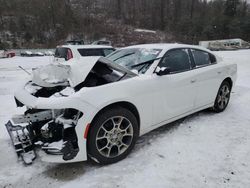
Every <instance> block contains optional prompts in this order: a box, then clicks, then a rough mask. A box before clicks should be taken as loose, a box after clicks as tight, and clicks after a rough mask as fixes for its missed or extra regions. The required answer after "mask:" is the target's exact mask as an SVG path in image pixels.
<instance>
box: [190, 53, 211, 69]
mask: <svg viewBox="0 0 250 188" xmlns="http://www.w3.org/2000/svg"><path fill="white" fill-rule="evenodd" d="M191 51H192V54H193V57H194V61H195V64H196V66H197V67H200V66H206V65H210V64H211V63H215V62H216V58H215V57H214V56H213V55H212V54H211V55H210V54H209V53H208V52H205V51H201V50H191Z"/></svg>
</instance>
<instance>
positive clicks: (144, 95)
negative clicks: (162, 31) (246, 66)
mask: <svg viewBox="0 0 250 188" xmlns="http://www.w3.org/2000/svg"><path fill="white" fill-rule="evenodd" d="M128 48H140V49H141V48H146V49H161V50H162V51H161V53H160V54H159V55H158V57H162V56H163V55H164V54H165V53H166V52H167V51H169V50H171V49H176V48H193V49H199V50H203V51H206V52H209V53H211V54H213V53H212V52H210V51H209V50H206V49H203V48H200V47H197V46H190V45H181V44H150V45H138V46H131V47H128ZM125 49H127V48H125ZM90 58H91V57H90ZM85 60H86V59H85ZM92 60H93V61H91V62H90V61H88V62H90V64H89V66H87V67H88V71H83V70H80V68H81V65H82V66H83V65H84V63H86V62H85V61H84V59H82V58H80V59H79V60H78V61H75V62H73V61H72V62H71V63H70V64H71V72H73V74H72V76H73V77H74V76H75V79H76V80H78V82H77V83H79V80H81V81H84V79H85V78H86V76H87V74H88V73H89V70H90V69H91V67H93V66H94V64H95V62H96V61H97V59H96V58H94V59H92ZM81 61H82V63H79V62H81ZM99 61H102V59H100V60H99ZM103 61H105V58H103ZM159 62H160V60H155V61H154V63H153V64H152V65H151V66H150V68H149V69H148V70H147V72H146V73H145V74H141V75H137V76H135V77H133V78H130V79H127V80H123V81H119V82H113V83H109V84H106V85H102V86H98V87H91V88H86V87H84V88H82V89H81V90H80V91H78V92H75V93H73V94H71V95H70V96H68V97H50V98H41V97H40V98H39V97H38V98H37V97H34V96H32V95H31V94H30V93H29V92H28V91H26V90H25V89H24V88H23V89H22V90H21V91H20V90H19V91H18V92H16V93H15V97H16V98H17V99H18V100H19V101H20V102H22V103H23V104H25V105H26V106H28V107H31V108H37V109H65V108H74V109H77V110H79V111H81V112H83V114H84V115H83V116H82V117H81V118H80V119H79V121H78V123H77V126H76V133H77V137H78V146H79V149H80V151H79V153H78V154H77V156H76V157H75V158H74V159H73V160H70V161H64V160H63V159H62V157H61V156H60V155H58V156H56V155H47V154H42V155H43V157H42V159H43V160H45V161H48V162H61V163H64V162H77V161H84V160H87V149H86V143H87V141H86V139H85V138H84V132H85V131H86V127H87V125H89V124H90V126H91V122H92V120H93V118H94V117H95V115H96V114H97V113H98V112H99V111H100V110H101V109H103V108H104V107H106V106H108V105H110V104H113V103H117V102H129V103H131V104H133V105H134V106H135V107H136V108H137V110H138V113H139V116H140V135H143V134H145V133H147V132H149V131H151V130H153V129H156V128H157V127H160V126H162V125H165V124H166V123H169V122H172V121H174V120H177V119H179V118H182V117H185V116H187V115H189V114H192V113H194V112H197V111H200V110H203V109H206V108H209V107H212V106H213V104H214V101H215V98H216V95H217V92H218V89H219V87H220V84H221V83H222V81H223V80H224V79H225V78H230V79H231V80H232V82H233V83H235V81H236V74H237V66H236V64H229V63H227V62H223V61H222V59H220V58H218V57H217V63H216V64H213V65H209V66H206V67H200V68H196V69H193V70H190V71H186V72H181V73H176V74H170V75H165V76H158V75H156V74H155V73H154V72H155V69H156V67H157V65H158V63H159ZM77 63H78V66H74V64H77ZM68 65H69V63H68ZM82 68H84V66H83V67H82ZM81 71H82V72H81ZM80 72H81V74H80ZM73 85H75V84H73ZM159 109H160V110H159Z"/></svg>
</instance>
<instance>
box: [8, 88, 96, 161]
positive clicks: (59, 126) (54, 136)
mask: <svg viewBox="0 0 250 188" xmlns="http://www.w3.org/2000/svg"><path fill="white" fill-rule="evenodd" d="M15 100H16V103H17V106H18V105H20V104H23V105H24V106H26V107H27V110H26V112H25V113H24V114H21V115H14V116H13V117H12V119H11V120H10V121H9V122H8V123H7V124H6V128H7V130H8V133H9V135H10V138H11V140H12V143H13V146H14V148H15V151H16V153H17V155H18V156H19V157H20V158H22V159H23V161H24V163H25V164H31V163H32V161H33V160H34V159H35V158H36V157H37V155H39V156H40V157H41V159H42V160H43V161H46V162H55V163H68V162H79V161H85V160H87V149H86V139H85V138H84V136H83V135H84V131H85V128H86V126H87V125H88V124H89V122H91V117H92V116H93V115H92V114H91V113H94V111H96V108H94V107H93V106H91V105H90V104H88V103H86V102H85V101H82V100H80V99H79V98H78V96H73V97H72V96H70V97H58V98H55V97H53V98H42V97H35V96H33V95H32V94H30V93H28V92H27V91H26V90H25V89H23V90H21V91H19V92H18V93H16V94H15ZM76 109H77V110H76ZM83 112H84V114H83Z"/></svg>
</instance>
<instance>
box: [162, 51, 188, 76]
mask: <svg viewBox="0 0 250 188" xmlns="http://www.w3.org/2000/svg"><path fill="white" fill-rule="evenodd" d="M159 67H160V68H163V67H164V68H169V70H170V73H176V72H183V71H187V70H190V69H191V64H190V59H189V55H188V52H187V50H186V49H175V50H170V51H168V52H167V53H166V54H165V56H164V57H163V59H162V61H161V62H160V64H159Z"/></svg>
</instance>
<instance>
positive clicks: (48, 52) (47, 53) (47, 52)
mask: <svg viewBox="0 0 250 188" xmlns="http://www.w3.org/2000/svg"><path fill="white" fill-rule="evenodd" d="M44 55H45V56H53V55H55V53H54V52H52V51H46V52H44Z"/></svg>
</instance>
